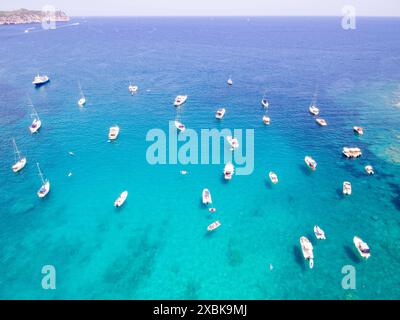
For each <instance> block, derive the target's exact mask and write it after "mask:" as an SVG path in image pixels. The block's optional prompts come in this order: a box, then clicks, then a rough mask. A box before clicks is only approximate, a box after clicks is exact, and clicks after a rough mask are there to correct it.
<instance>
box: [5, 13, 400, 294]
mask: <svg viewBox="0 0 400 320" xmlns="http://www.w3.org/2000/svg"><path fill="white" fill-rule="evenodd" d="M75 22H79V23H80V24H79V25H72V24H73V23H75ZM28 27H34V29H33V30H31V32H29V33H24V30H25V29H26V28H28ZM399 34H400V19H375V18H359V19H358V20H357V29H356V30H351V31H345V30H343V29H342V28H341V19H340V18H251V19H247V18H88V19H83V18H74V19H72V21H71V22H69V23H65V24H58V28H57V29H56V30H51V31H43V30H41V29H40V26H39V25H30V26H27V25H17V26H1V28H0V128H1V129H0V130H1V140H0V181H1V191H0V248H1V250H0V297H1V298H6V299H17V298H22V299H30V298H39V299H63V298H73V299H76V298H83V299H90V298H96V299H101V298H106V299H116V298H127V299H159V298H166V299H181V298H186V299H197V298H199V299H377V298H388V299H399V298H400V288H399V285H398V284H399V283H400V273H399V272H398V270H399V268H400V257H399V249H400V216H399V213H400V212H399V211H400V176H399V172H400V170H399V169H400V143H399V142H400V38H399ZM39 72H40V73H46V74H48V75H49V77H50V78H51V82H50V83H49V84H48V85H46V86H43V87H41V88H39V89H35V88H33V87H32V84H31V81H32V78H33V76H34V75H35V74H37V73H39ZM230 76H231V77H232V79H233V81H234V85H233V86H232V87H228V86H227V85H226V80H227V79H228V77H230ZM78 81H79V82H80V84H81V86H82V88H83V91H84V93H85V95H86V98H87V105H86V106H85V107H84V108H83V109H79V108H78V106H77V104H76V102H77V100H78V98H79V88H78ZM129 81H133V82H134V83H136V84H138V86H139V92H138V93H137V94H136V95H134V96H131V95H130V94H129V93H128V91H127V86H128V85H129ZM265 90H267V92H268V98H269V100H270V108H269V111H268V114H269V116H270V117H271V125H270V126H269V127H265V126H264V125H263V123H262V121H261V117H262V115H263V113H264V111H263V110H262V108H261V105H260V100H261V98H262V96H263V94H264V92H265ZM316 92H318V105H319V107H320V109H321V116H322V117H324V118H325V119H326V120H327V122H328V126H327V127H325V128H320V127H318V126H317V124H316V123H315V121H314V119H313V117H311V115H310V114H309V113H308V106H309V104H310V101H311V99H312V97H313V95H314V94H315V93H316ZM182 93H186V94H188V95H189V99H188V101H187V103H186V104H185V105H184V107H183V108H182V112H181V120H182V122H184V123H185V125H186V126H187V127H188V128H192V129H195V130H197V131H199V130H200V129H202V128H219V129H222V128H230V129H234V128H242V129H254V130H255V149H254V151H255V169H254V172H253V174H252V175H249V176H234V177H233V180H232V181H230V182H229V183H225V182H224V181H223V180H222V178H221V175H222V169H223V165H222V164H221V165H189V166H186V167H185V168H184V167H183V166H182V165H179V164H178V165H163V166H161V165H159V166H151V165H149V164H148V163H147V161H146V157H145V155H146V149H147V147H148V146H149V145H150V143H149V142H146V140H145V137H146V133H147V132H148V130H150V129H152V128H161V129H163V130H167V128H168V121H169V120H173V119H174V117H175V112H176V110H175V108H174V107H173V105H172V102H173V99H174V97H175V96H176V95H177V94H182ZM28 96H29V97H30V99H31V100H32V102H33V104H34V105H35V106H36V109H37V112H38V113H39V115H40V116H41V119H42V122H43V127H42V129H41V131H40V133H39V134H37V135H34V136H32V135H30V133H29V131H28V126H29V124H30V122H31V119H30V113H31V109H30V107H29V106H28ZM222 106H223V107H225V108H226V109H227V113H226V115H225V118H224V119H223V121H222V122H221V123H218V122H217V121H216V120H215V118H214V113H215V110H216V109H217V108H219V107H222ZM113 124H118V125H119V126H120V128H121V132H120V136H119V139H118V140H117V141H116V142H115V143H107V133H108V128H109V127H110V126H111V125H113ZM354 125H361V126H363V127H364V128H365V134H364V135H363V136H361V137H359V136H355V135H354V134H353V132H352V126H354ZM12 137H15V139H16V141H17V143H18V146H19V148H20V150H21V151H22V152H23V153H24V154H26V156H27V158H28V164H27V166H26V168H25V169H24V170H23V171H22V172H20V174H14V173H13V172H12V171H11V169H10V166H11V165H12V164H13V161H14V155H13V148H12V144H11V138H12ZM346 145H349V146H359V147H360V148H362V150H363V156H362V157H361V158H360V159H356V160H354V161H352V160H346V159H344V158H343V157H342V156H341V149H342V147H343V146H346ZM68 151H73V152H74V153H75V156H70V155H69V154H68ZM308 154H310V155H312V156H313V157H314V158H315V159H316V161H317V162H318V168H317V171H316V172H312V173H310V171H308V170H306V168H305V165H304V160H303V159H304V156H305V155H308ZM36 161H39V162H40V163H41V167H42V170H43V171H44V173H45V175H46V176H47V177H48V178H49V179H50V181H51V184H52V190H51V191H50V193H49V195H48V197H47V198H46V199H44V200H40V199H38V198H37V196H36V191H37V189H38V188H39V186H40V180H39V177H38V175H37V172H36V166H35V162H36ZM366 164H372V165H373V166H374V168H375V171H376V174H375V175H374V176H367V175H366V174H365V172H364V169H363V168H364V166H365V165H366ZM182 169H186V170H188V171H189V174H188V175H186V176H182V175H180V174H179V171H180V170H182ZM270 170H273V171H275V172H276V173H277V174H278V176H279V184H278V185H275V186H273V187H271V185H270V183H268V180H267V175H268V172H269V171H270ZM68 172H72V173H73V175H72V176H71V177H69V178H68V177H67V174H68ZM344 180H349V181H351V183H352V185H353V195H351V196H350V197H347V198H344V197H343V196H342V195H341V186H342V182H343V181H344ZM204 187H208V188H209V189H210V191H211V193H212V196H213V200H214V205H215V207H216V208H217V212H216V213H212V214H211V213H209V212H208V211H207V210H206V209H205V208H203V207H202V206H201V205H200V196H201V190H202V189H203V188H204ZM125 189H126V190H128V191H129V197H128V201H127V202H126V204H125V206H124V207H123V208H121V210H115V208H114V207H113V201H114V200H115V198H116V197H117V196H118V194H119V193H120V192H121V191H122V190H125ZM216 219H219V220H220V221H221V223H222V226H221V227H220V228H219V229H218V230H216V231H215V232H214V233H212V234H207V232H206V227H207V225H208V224H209V223H211V222H212V221H214V220H216ZM315 224H318V225H320V226H321V227H322V228H323V229H324V230H325V232H326V234H327V238H328V239H327V240H326V241H324V242H318V243H317V242H316V240H315V237H314V236H313V233H312V229H313V226H314V225H315ZM302 235H306V236H308V237H309V238H310V239H311V240H312V242H313V244H314V254H315V267H314V269H313V270H310V269H309V268H308V267H307V264H306V262H305V261H304V259H303V258H302V255H301V251H300V248H299V237H300V236H302ZM354 235H358V236H360V237H361V238H363V239H364V240H365V241H366V242H368V244H369V245H370V247H371V253H372V256H371V258H370V259H369V260H368V261H362V260H361V259H360V257H359V256H358V254H357V252H356V251H355V248H354V246H353V243H352V238H353V236H354ZM270 263H271V264H272V265H273V267H274V268H273V270H272V271H271V270H270V269H269V264H270ZM48 264H51V265H54V266H55V268H56V271H57V278H56V279H57V289H56V290H43V289H42V287H41V279H42V276H43V275H42V274H41V268H42V266H44V265H48ZM345 265H353V266H355V268H356V271H357V278H356V280H357V282H356V283H357V289H356V290H343V289H342V287H341V281H342V277H343V274H342V273H341V270H342V267H343V266H345Z"/></svg>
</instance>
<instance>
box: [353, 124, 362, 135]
mask: <svg viewBox="0 0 400 320" xmlns="http://www.w3.org/2000/svg"><path fill="white" fill-rule="evenodd" d="M353 130H354V132H355V133H357V134H359V135H360V136H361V135H363V134H364V130H363V128H362V127H357V126H354V127H353Z"/></svg>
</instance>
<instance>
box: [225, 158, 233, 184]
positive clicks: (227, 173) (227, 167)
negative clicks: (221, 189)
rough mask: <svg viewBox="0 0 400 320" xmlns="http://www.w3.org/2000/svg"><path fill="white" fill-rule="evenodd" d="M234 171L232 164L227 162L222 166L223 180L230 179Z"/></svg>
mask: <svg viewBox="0 0 400 320" xmlns="http://www.w3.org/2000/svg"><path fill="white" fill-rule="evenodd" d="M234 173H235V168H234V167H233V164H232V163H230V162H228V163H227V164H226V165H225V168H224V177H225V180H231V179H232V176H233V174H234Z"/></svg>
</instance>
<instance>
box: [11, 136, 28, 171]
mask: <svg viewBox="0 0 400 320" xmlns="http://www.w3.org/2000/svg"><path fill="white" fill-rule="evenodd" d="M12 142H13V145H14V152H15V155H16V159H15V161H16V162H15V164H14V165H13V166H12V170H13V171H14V172H18V171H20V170H22V169H23V168H24V167H25V165H26V157H21V153H20V152H19V150H18V147H17V143H16V142H15V139H14V138H13V139H12Z"/></svg>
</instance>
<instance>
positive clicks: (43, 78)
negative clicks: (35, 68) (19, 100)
mask: <svg viewBox="0 0 400 320" xmlns="http://www.w3.org/2000/svg"><path fill="white" fill-rule="evenodd" d="M49 81H50V79H49V77H48V76H46V75H44V76H40V75H39V74H38V75H37V76H36V77H35V78H34V79H33V81H32V83H33V84H34V85H35V86H37V87H39V86H41V85H42V84H45V83H47V82H49Z"/></svg>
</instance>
